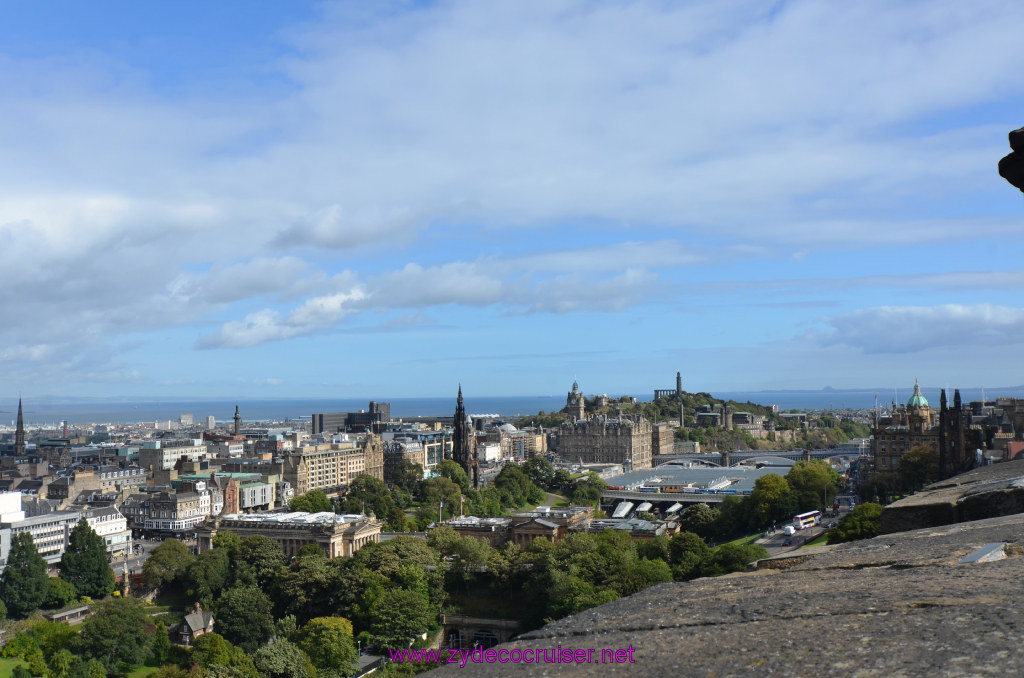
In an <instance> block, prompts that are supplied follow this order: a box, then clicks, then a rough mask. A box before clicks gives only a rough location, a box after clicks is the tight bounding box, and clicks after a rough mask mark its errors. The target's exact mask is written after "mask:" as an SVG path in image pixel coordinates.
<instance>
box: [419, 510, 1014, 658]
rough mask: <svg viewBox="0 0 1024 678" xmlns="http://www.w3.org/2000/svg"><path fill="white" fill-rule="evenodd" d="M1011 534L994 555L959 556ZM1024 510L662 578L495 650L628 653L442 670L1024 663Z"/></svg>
mask: <svg viewBox="0 0 1024 678" xmlns="http://www.w3.org/2000/svg"><path fill="white" fill-rule="evenodd" d="M993 542H998V543H1003V544H1006V547H1005V551H1006V553H1007V556H1008V557H1007V558H1006V559H1004V560H1000V561H998V562H990V563H977V564H958V560H959V559H960V558H961V557H963V556H964V555H967V554H969V553H971V552H973V551H974V550H975V549H978V548H980V547H981V546H983V545H985V544H989V543H993ZM1022 555H1024V516H1022V515H1015V516H1007V517H1000V518H992V519H987V520H980V521H975V522H970V523H961V524H957V525H950V526H946V527H941V528H928V529H923V530H916V531H912V532H904V533H899V534H889V535H883V536H880V537H876V538H875V539H869V540H864V541H860V542H852V543H849V544H841V545H836V546H827V547H819V548H814V549H806V550H801V551H799V552H797V553H795V554H787V555H785V556H780V557H777V558H772V559H768V560H766V561H761V562H760V563H758V568H757V569H756V570H753V571H750V572H746V573H740V574H735V575H729V576H726V577H717V578H710V579H699V580H696V581H692V582H686V583H683V582H679V583H673V584H662V585H659V586H655V587H652V588H650V589H647V590H646V591H643V592H641V593H638V594H636V595H634V596H630V597H628V598H623V599H621V600H617V601H615V602H612V603H608V604H607V605H602V606H600V607H597V608H594V609H592V610H587V611H586V612H583V613H580V614H578V615H575V616H572V617H568V618H566V619H563V620H560V621H557V622H554V623H552V624H548V625H547V626H545V627H544V628H542V629H539V630H537V631H533V632H531V633H527V634H524V635H523V636H520V637H519V638H518V639H517V640H515V641H513V642H511V643H507V644H504V645H500V646H499V649H505V650H511V649H515V648H519V649H520V650H522V649H527V648H529V649H539V648H557V647H558V646H559V645H560V646H561V647H562V648H563V649H564V648H570V649H577V648H585V649H590V648H594V649H596V650H598V652H595V653H594V656H595V657H596V658H599V657H600V650H601V649H605V648H610V649H620V648H627V647H633V648H634V655H633V657H634V659H635V663H632V664H630V663H623V664H567V663H563V664H544V663H530V664H527V663H473V662H469V663H468V664H467V666H466V667H465V668H462V667H458V666H447V667H444V668H442V669H439V673H438V672H434V673H432V675H438V676H444V675H451V676H560V677H561V676H567V677H568V676H594V675H602V676H603V675H619V676H626V675H633V676H649V675H663V676H715V677H721V676H772V675H775V676H854V677H859V678H867V677H869V676H879V677H885V678H889V677H892V676H988V675H992V676H1012V675H1024V652H1021V651H1020V646H1021V641H1022V640H1024V609H1022V608H1021V605H1020V601H1022V600H1024V577H1022V576H1021V575H1022V573H1024V558H1022Z"/></svg>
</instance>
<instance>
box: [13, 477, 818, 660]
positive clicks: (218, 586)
mask: <svg viewBox="0 0 1024 678" xmlns="http://www.w3.org/2000/svg"><path fill="white" fill-rule="evenodd" d="M439 471H440V474H441V475H439V476H438V477H436V478H432V479H430V480H426V481H423V480H420V479H419V478H414V476H415V475H416V473H417V470H416V469H412V470H411V472H410V473H409V478H408V479H407V482H406V483H405V484H403V485H399V486H397V487H396V490H395V491H394V492H390V491H388V490H387V488H386V487H383V483H380V482H379V481H375V480H373V479H371V478H367V477H362V478H360V479H357V481H356V482H354V483H353V487H352V491H351V492H350V494H349V496H348V498H347V499H346V501H345V502H343V503H342V504H341V505H339V506H337V507H333V508H336V509H337V510H340V511H345V512H350V511H353V512H354V511H356V510H362V509H363V507H366V509H367V511H368V512H369V511H372V512H374V513H375V514H378V515H382V516H387V519H388V520H389V521H390V520H395V521H400V519H399V518H397V516H396V517H394V518H392V514H393V513H394V511H395V509H397V510H398V511H400V512H402V515H403V519H405V520H406V523H407V524H408V523H410V522H413V523H415V522H417V521H418V520H419V519H420V518H419V516H418V515H414V516H411V517H406V516H405V514H404V510H403V509H402V507H401V505H400V503H401V502H405V501H406V498H405V497H404V496H403V494H402V493H403V492H405V493H407V494H408V496H409V497H410V498H414V497H419V498H420V501H423V502H425V503H426V502H436V503H431V504H429V505H428V506H427V509H428V510H429V513H430V516H429V519H430V520H435V519H436V511H437V510H439V509H440V510H443V511H444V513H446V514H450V513H454V512H457V511H458V507H459V504H460V503H461V498H462V497H466V498H467V502H466V506H467V509H466V510H467V513H469V512H477V511H476V510H474V509H480V508H481V507H482V508H484V509H487V508H490V509H491V511H490V512H492V513H499V512H501V511H503V510H505V509H506V507H515V506H521V505H523V504H525V503H528V502H537V501H538V500H539V499H543V497H544V490H543V489H541V488H549V489H550V488H562V489H568V491H569V492H571V493H572V494H573V496H574V498H575V499H577V500H579V501H592V500H593V499H595V498H596V497H599V495H600V488H601V486H602V485H603V483H602V482H601V481H600V479H599V478H596V477H593V476H585V477H582V478H578V479H573V478H571V477H569V476H568V475H567V474H565V473H564V472H559V471H556V470H555V469H554V468H553V467H552V466H551V465H550V464H549V463H548V462H547V461H546V460H543V459H534V460H531V461H530V462H529V463H527V464H524V465H523V466H522V467H519V466H515V465H509V466H507V467H506V469H505V470H503V471H502V473H501V474H500V475H499V476H498V479H497V480H496V481H495V483H494V487H493V488H488V490H485V491H483V492H476V493H474V492H473V491H472V490H470V489H469V487H468V479H466V477H465V473H463V472H462V469H461V468H459V467H458V466H457V465H456V464H454V463H443V464H442V465H441V466H440V469H439ZM837 486H838V477H837V476H836V475H835V472H834V471H833V470H832V469H831V467H829V466H828V465H827V464H824V463H823V462H809V463H803V462H801V463H798V464H796V465H795V466H794V467H793V468H792V469H791V470H790V471H789V473H788V474H787V475H786V477H781V476H777V475H769V476H764V477H762V478H761V479H759V480H758V482H757V484H756V485H755V489H754V492H753V494H751V495H750V496H747V497H744V498H743V499H739V498H729V501H726V502H724V503H723V504H722V505H721V508H720V509H714V508H710V507H708V506H706V505H703V504H697V505H693V506H690V507H689V508H687V509H686V510H685V511H684V512H683V513H682V515H681V516H680V520H681V524H682V528H683V530H684V531H683V532H681V533H679V534H676V535H673V536H672V537H671V538H669V537H667V536H659V537H657V538H654V539H652V540H650V541H634V540H633V539H631V538H630V537H629V535H628V534H627V533H625V532H621V531H615V530H610V531H606V532H603V533H600V534H588V533H575V534H572V535H570V536H569V537H567V538H566V539H564V540H562V541H560V542H558V543H557V544H552V543H551V542H549V541H547V540H546V539H538V540H536V541H534V542H533V544H532V545H531V546H530V547H529V548H526V549H522V548H520V547H519V546H517V545H515V544H513V543H508V544H504V545H503V546H501V547H500V548H492V547H491V546H490V544H488V543H487V542H486V541H484V540H481V539H477V538H474V537H464V536H460V535H459V534H458V533H456V532H455V531H454V530H453V529H452V528H450V527H448V526H441V527H437V528H436V529H433V530H432V531H431V532H430V534H429V536H428V539H427V540H422V539H414V538H411V537H396V538H394V539H391V540H389V541H386V542H382V543H378V544H370V545H368V546H365V547H363V548H362V549H360V550H359V551H358V552H357V553H356V554H355V556H353V557H352V558H347V559H343V558H337V559H333V560H329V559H327V558H326V557H325V556H324V554H323V552H322V551H321V550H320V549H319V548H316V547H314V546H307V547H305V548H303V549H302V550H300V552H299V553H298V555H296V556H295V557H293V558H290V559H289V558H287V557H286V556H285V555H284V553H283V552H282V551H281V549H280V548H279V547H278V545H277V544H276V543H275V542H273V541H272V540H270V539H268V538H266V537H261V536H253V537H248V538H245V539H240V538H239V537H238V536H237V535H235V534H233V533H231V532H228V531H224V532H220V533H218V534H217V535H216V536H215V538H214V540H213V548H212V549H210V550H209V551H206V552H204V553H202V554H200V555H198V556H196V555H193V554H192V553H191V551H190V550H189V548H188V547H186V546H185V545H184V544H182V543H181V542H179V541H177V540H173V539H169V540H167V541H165V542H164V543H162V544H160V545H159V546H157V547H156V548H155V549H153V551H152V553H151V554H150V557H149V558H148V559H147V561H146V563H145V564H144V566H143V570H142V577H143V580H144V583H145V585H146V586H147V587H148V588H151V589H154V590H156V591H158V592H159V593H160V596H161V599H163V600H167V601H177V603H178V604H179V605H181V606H182V607H185V608H188V607H191V604H192V603H193V602H197V603H199V604H200V605H201V606H202V607H203V608H205V609H207V610H212V611H213V613H214V616H215V619H216V622H215V633H211V634H206V635H204V636H201V637H200V638H199V639H197V641H196V643H195V645H194V647H193V648H192V649H191V650H185V649H183V648H180V647H177V646H175V645H173V644H172V643H171V637H170V636H169V629H170V628H171V627H172V626H173V625H174V624H175V623H176V622H177V621H180V617H178V616H175V615H163V616H157V617H154V616H152V615H150V614H149V613H148V611H147V606H146V605H144V604H143V603H141V602H140V601H138V600H135V599H119V598H111V599H109V600H106V601H103V602H101V603H97V604H95V605H94V607H93V614H92V615H91V616H90V617H89V618H88V619H87V620H86V621H85V622H84V623H83V624H82V625H81V626H80V627H77V629H70V628H69V627H67V626H65V625H62V624H52V623H50V622H46V621H43V620H41V619H39V618H34V619H32V620H31V621H30V622H28V623H22V625H21V628H20V630H18V631H17V632H16V633H15V634H14V635H13V637H12V638H11V640H10V641H9V642H8V643H7V645H6V646H5V648H4V654H5V656H12V657H20V658H22V659H23V660H25V661H26V662H27V663H28V669H27V671H28V672H29V673H30V674H31V675H34V676H39V677H40V678H99V676H100V675H104V674H114V673H125V672H127V671H128V670H130V669H131V667H134V666H138V665H139V664H142V663H148V664H149V665H151V666H155V667H161V668H160V670H159V675H157V676H156V678H183V677H184V676H186V675H190V676H192V678H205V676H207V675H209V676H213V677H215V678H261V677H271V678H315V677H317V676H319V677H321V678H323V677H328V678H340V677H341V676H344V675H348V674H349V673H350V672H351V671H352V665H353V662H354V661H355V660H356V658H357V652H356V648H357V647H358V646H360V645H361V646H363V647H370V646H374V647H376V648H377V649H380V650H383V649H385V648H403V647H408V646H409V645H410V643H417V642H419V643H423V642H424V641H423V640H422V639H423V637H424V635H425V636H426V638H428V639H432V638H433V637H435V636H436V634H437V632H438V630H439V628H438V619H439V614H440V613H442V612H463V611H465V609H464V608H463V606H464V605H467V604H472V605H474V606H475V609H478V610H479V609H483V610H484V611H488V610H490V609H498V608H500V609H501V610H502V611H501V612H488V614H491V615H493V616H500V615H501V614H505V613H506V612H505V608H504V607H502V606H503V605H504V602H511V603H518V606H517V605H512V606H511V607H510V608H508V609H511V610H518V612H515V613H514V616H516V617H517V618H518V620H519V621H520V622H521V623H522V624H523V626H524V628H533V627H536V626H539V625H541V624H543V623H544V622H546V621H549V620H553V619H558V618H561V617H563V616H566V615H569V614H574V613H577V612H580V611H582V610H585V609H587V608H589V607H593V606H595V605H600V604H602V603H605V602H608V601H610V600H614V599H616V598H619V597H621V596H627V595H630V594H632V593H636V592H638V591H641V590H643V589H644V588H647V587H649V586H652V585H655V584H659V583H663V582H669V581H673V580H674V581H686V580H690V579H693V578H695V577H701V576H714V575H719V574H724V573H727V572H733V571H738V570H742V569H745V567H746V565H747V563H749V562H750V561H752V560H754V559H757V558H761V557H764V556H765V555H766V554H765V552H764V550H763V549H761V548H760V547H757V546H741V545H736V544H724V545H722V546H719V547H718V548H712V547H711V546H709V545H708V540H723V539H724V538H725V537H726V536H728V535H731V534H735V533H746V532H749V531H750V529H751V528H755V529H760V528H761V527H763V526H765V525H769V524H771V523H772V522H775V521H782V520H786V519H788V518H789V516H791V515H792V514H793V513H794V512H797V511H801V510H805V509H807V508H813V507H816V506H819V505H820V502H821V501H822V500H830V499H831V497H833V496H834V495H835V491H836V488H837ZM324 500H326V497H324V498H323V500H321V498H319V497H318V496H316V495H315V494H313V495H312V496H309V495H306V496H304V497H303V498H301V501H300V503H299V504H298V505H299V506H305V507H307V508H308V509H310V510H319V509H324V508H327V509H328V510H329V509H330V508H332V507H331V506H330V503H329V502H327V503H326V506H325V503H324ZM441 501H443V502H444V508H443V509H442V508H441V503H440V502H441ZM302 502H308V503H307V504H303V503H302ZM471 502H473V503H471ZM480 512H481V513H482V512H483V511H480ZM424 519H426V515H425V514H424ZM83 524H84V523H83ZM90 533H91V530H89V529H88V526H87V525H85V526H84V528H82V525H80V526H79V527H76V533H75V534H73V535H72V540H71V541H72V544H73V547H72V548H70V549H69V555H68V556H67V557H66V558H65V562H64V567H63V568H62V571H61V574H62V578H60V579H58V578H50V577H47V576H46V568H45V563H44V562H43V561H42V558H41V557H40V556H39V554H38V553H36V552H35V547H34V545H33V544H32V540H31V538H28V539H24V538H22V537H20V536H19V537H16V538H15V539H14V542H13V543H12V548H11V563H13V564H14V565H15V567H11V564H9V565H8V568H7V570H6V571H5V573H4V576H3V577H2V578H0V600H2V601H3V602H4V603H5V604H6V605H7V607H8V609H9V610H10V611H11V614H12V615H16V616H24V615H26V614H29V613H31V612H33V611H34V610H36V609H38V608H40V607H43V606H44V605H45V604H47V601H51V602H54V603H60V604H67V603H69V602H72V601H73V600H74V599H75V598H76V597H77V595H78V593H77V592H78V590H79V589H78V588H77V587H81V590H82V591H90V592H92V593H93V594H95V595H97V596H103V595H106V593H110V589H112V588H113V580H112V578H111V579H110V580H109V581H108V579H107V577H108V576H109V575H110V568H109V565H107V563H106V561H105V556H104V562H103V566H104V567H103V568H99V567H98V566H97V562H98V561H97V559H96V558H95V557H94V556H95V552H97V548H101V547H102V540H100V541H99V546H97V541H96V539H97V538H96V537H95V534H94V533H91V535H90ZM100 569H103V571H104V572H105V573H106V574H104V572H100ZM72 582H74V583H72ZM69 596H70V597H69ZM55 606H59V605H55ZM79 631H80V632H79ZM406 670H408V667H406ZM19 678H22V677H19Z"/></svg>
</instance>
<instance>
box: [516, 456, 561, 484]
mask: <svg viewBox="0 0 1024 678" xmlns="http://www.w3.org/2000/svg"><path fill="white" fill-rule="evenodd" d="M523 471H524V472H525V473H526V475H527V476H528V477H529V478H530V480H531V481H532V482H533V484H534V485H536V486H538V487H542V488H550V487H551V484H552V482H553V481H554V479H555V467H554V466H552V465H551V462H550V461H548V460H547V459H545V458H544V457H531V458H530V459H527V460H526V461H525V462H524V463H523Z"/></svg>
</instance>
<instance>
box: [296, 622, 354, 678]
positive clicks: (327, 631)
mask: <svg viewBox="0 0 1024 678" xmlns="http://www.w3.org/2000/svg"><path fill="white" fill-rule="evenodd" d="M297 644H298V646H299V647H300V648H301V649H302V651H303V652H305V653H306V654H307V655H309V658H310V660H311V661H312V662H313V666H315V667H316V668H317V671H318V672H319V673H320V675H321V676H327V675H331V676H346V675H348V674H349V673H351V672H352V665H353V664H354V663H355V661H356V660H357V659H358V658H359V656H358V652H356V644H355V641H354V640H352V622H350V621H349V620H347V619H345V618H344V617H315V618H313V619H310V620H309V623H308V624H306V625H305V626H303V627H302V630H300V631H299V639H298V643H297Z"/></svg>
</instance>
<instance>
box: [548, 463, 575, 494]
mask: <svg viewBox="0 0 1024 678" xmlns="http://www.w3.org/2000/svg"><path fill="white" fill-rule="evenodd" d="M551 486H552V487H551V489H560V490H566V489H570V488H571V487H572V486H573V482H572V474H571V473H569V472H568V471H566V470H565V469H564V468H560V469H558V470H557V471H555V474H554V476H552V478H551Z"/></svg>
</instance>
